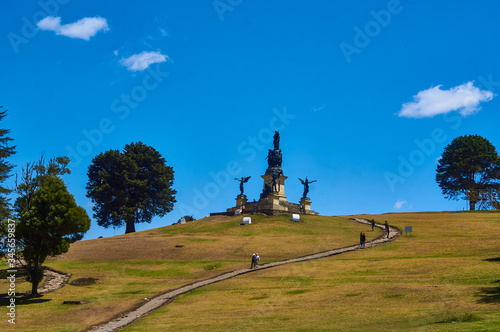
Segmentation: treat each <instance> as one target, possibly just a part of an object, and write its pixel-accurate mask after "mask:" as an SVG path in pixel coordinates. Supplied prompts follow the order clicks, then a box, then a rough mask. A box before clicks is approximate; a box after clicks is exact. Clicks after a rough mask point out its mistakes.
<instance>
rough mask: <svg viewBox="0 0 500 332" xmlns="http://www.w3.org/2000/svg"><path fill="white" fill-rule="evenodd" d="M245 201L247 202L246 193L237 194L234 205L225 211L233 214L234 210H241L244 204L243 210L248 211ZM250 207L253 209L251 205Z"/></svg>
mask: <svg viewBox="0 0 500 332" xmlns="http://www.w3.org/2000/svg"><path fill="white" fill-rule="evenodd" d="M247 202H248V200H247V196H246V195H238V196H236V206H235V207H232V208H229V209H227V210H226V212H227V213H230V214H235V212H236V211H241V210H242V208H243V206H245V211H248V206H247ZM252 209H253V207H252ZM252 211H253V210H252Z"/></svg>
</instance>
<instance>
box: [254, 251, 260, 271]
mask: <svg viewBox="0 0 500 332" xmlns="http://www.w3.org/2000/svg"><path fill="white" fill-rule="evenodd" d="M259 262H260V257H259V254H256V255H255V264H254V267H255V268H256V267H257V266H259Z"/></svg>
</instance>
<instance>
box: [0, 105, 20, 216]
mask: <svg viewBox="0 0 500 332" xmlns="http://www.w3.org/2000/svg"><path fill="white" fill-rule="evenodd" d="M0 108H2V106H0ZM6 115H7V111H2V112H0V121H1V120H2V119H3V118H4V117H5V116H6ZM9 133H10V130H9V129H0V184H2V183H3V182H4V181H5V180H6V179H7V178H8V177H9V176H10V175H11V174H10V171H11V170H12V168H13V167H14V165H12V164H10V163H9V162H7V158H8V157H10V156H11V155H13V154H14V153H15V148H16V147H15V146H9V144H10V142H11V141H13V139H12V138H9V137H7V135H8V134H9ZM11 191H12V190H10V189H8V188H5V187H3V186H1V185H0V220H3V219H6V218H8V217H9V216H10V213H11V210H10V208H9V199H7V197H6V195H8V194H9V193H10V192H11Z"/></svg>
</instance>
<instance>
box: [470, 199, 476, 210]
mask: <svg viewBox="0 0 500 332" xmlns="http://www.w3.org/2000/svg"><path fill="white" fill-rule="evenodd" d="M469 205H470V210H471V211H475V210H476V201H469Z"/></svg>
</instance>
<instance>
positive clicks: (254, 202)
mask: <svg viewBox="0 0 500 332" xmlns="http://www.w3.org/2000/svg"><path fill="white" fill-rule="evenodd" d="M253 213H257V202H256V201H255V199H254V200H253Z"/></svg>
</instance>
